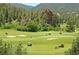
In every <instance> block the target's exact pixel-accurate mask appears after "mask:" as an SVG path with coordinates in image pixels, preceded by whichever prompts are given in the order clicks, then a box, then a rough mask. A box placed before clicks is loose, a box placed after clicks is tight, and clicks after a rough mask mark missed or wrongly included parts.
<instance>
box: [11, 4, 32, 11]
mask: <svg viewBox="0 0 79 59" xmlns="http://www.w3.org/2000/svg"><path fill="white" fill-rule="evenodd" d="M11 5H13V6H15V7H18V8H24V9H28V10H30V9H32V8H33V6H28V5H24V4H21V3H11Z"/></svg>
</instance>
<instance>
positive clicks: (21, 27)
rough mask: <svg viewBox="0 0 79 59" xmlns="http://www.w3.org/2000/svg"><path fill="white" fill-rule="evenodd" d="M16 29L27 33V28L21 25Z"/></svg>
mask: <svg viewBox="0 0 79 59" xmlns="http://www.w3.org/2000/svg"><path fill="white" fill-rule="evenodd" d="M16 29H17V30H18V31H27V28H26V26H21V25H19V26H17V27H16Z"/></svg>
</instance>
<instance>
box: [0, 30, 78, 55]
mask: <svg viewBox="0 0 79 59" xmlns="http://www.w3.org/2000/svg"><path fill="white" fill-rule="evenodd" d="M6 32H7V33H8V34H7V35H6V34H5V33H6ZM78 33H79V31H78V30H77V31H76V32H73V33H68V32H63V33H62V34H59V31H44V32H22V31H16V30H13V29H3V30H1V29H0V38H2V40H3V42H8V43H9V44H10V45H12V46H13V47H12V48H13V49H12V48H11V49H12V50H11V51H12V52H13V51H14V52H15V50H16V45H17V43H18V42H19V41H21V42H22V46H23V47H22V48H23V49H24V48H26V50H25V51H26V52H27V54H30V55H31V54H33V55H34V54H35V55H38V54H40V55H42V54H44V55H46V54H47V55H51V54H54V55H62V54H64V53H65V51H66V50H68V49H69V48H70V47H71V45H72V42H73V39H75V38H76V36H77V35H78ZM29 41H31V42H32V46H27V43H28V42H29ZM8 43H7V44H8ZM60 44H64V48H57V49H55V47H56V46H59V45H60ZM13 54H14V53H13Z"/></svg>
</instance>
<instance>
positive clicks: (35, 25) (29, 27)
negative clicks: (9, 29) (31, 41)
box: [27, 21, 39, 32]
mask: <svg viewBox="0 0 79 59" xmlns="http://www.w3.org/2000/svg"><path fill="white" fill-rule="evenodd" d="M27 31H30V32H37V31H39V24H38V23H37V22H36V21H30V22H29V23H28V24H27Z"/></svg>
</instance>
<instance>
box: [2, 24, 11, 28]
mask: <svg viewBox="0 0 79 59" xmlns="http://www.w3.org/2000/svg"><path fill="white" fill-rule="evenodd" d="M1 28H2V29H11V28H12V25H11V24H9V23H6V24H5V25H2V26H1Z"/></svg>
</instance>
